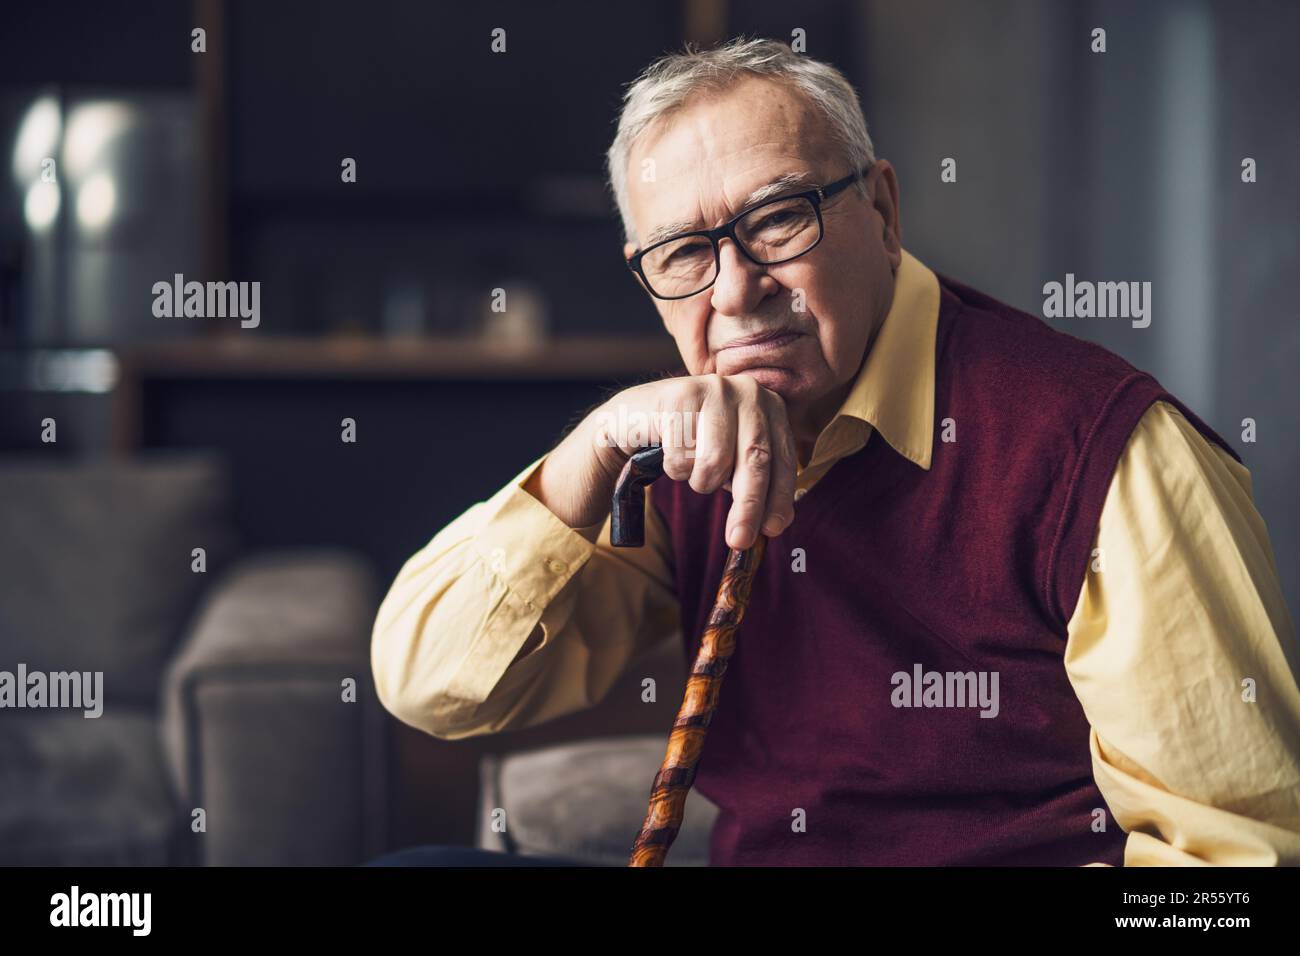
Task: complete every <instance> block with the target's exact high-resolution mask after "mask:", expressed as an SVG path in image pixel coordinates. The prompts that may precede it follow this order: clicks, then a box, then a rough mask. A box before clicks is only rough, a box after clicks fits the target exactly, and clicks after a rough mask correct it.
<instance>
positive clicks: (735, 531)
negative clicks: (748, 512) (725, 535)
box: [730, 524, 750, 551]
mask: <svg viewBox="0 0 1300 956" xmlns="http://www.w3.org/2000/svg"><path fill="white" fill-rule="evenodd" d="M749 534H750V531H749V525H747V524H738V525H736V526H735V527H734V528H732V529H731V536H730V540H731V546H732V547H733V548H735V549H736V550H737V551H739V550H740V549H741V548H743V547H745V545H744V544H742V542H744V541H748V540H749Z"/></svg>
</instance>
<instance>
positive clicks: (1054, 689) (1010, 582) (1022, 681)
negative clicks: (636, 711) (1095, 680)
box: [651, 276, 1237, 866]
mask: <svg viewBox="0 0 1300 956" xmlns="http://www.w3.org/2000/svg"><path fill="white" fill-rule="evenodd" d="M940 290H941V306H940V314H939V324H938V334H937V341H936V376H935V377H936V394H935V422H936V428H935V432H936V434H935V436H934V439H933V457H932V464H931V468H930V470H928V471H926V470H925V469H922V468H920V467H919V466H917V465H916V464H914V463H912V462H911V461H908V460H907V459H906V458H904V457H902V456H901V455H899V454H898V453H897V452H895V451H894V450H893V449H892V448H891V447H890V446H889V444H888V443H887V441H886V440H885V439H884V438H883V436H881V435H880V434H879V433H878V432H875V431H873V432H872V435H871V437H870V439H869V440H868V441H867V444H866V446H865V447H864V448H862V449H861V450H860V451H858V452H857V453H855V454H853V455H850V456H848V457H847V458H844V459H842V460H841V461H839V462H837V463H836V464H835V465H834V466H833V467H832V468H831V470H830V471H829V472H828V473H827V474H826V475H825V476H824V477H823V478H822V480H821V481H820V482H818V484H817V485H816V486H814V487H813V488H812V489H811V490H810V491H809V493H808V494H807V495H805V496H804V497H803V498H802V499H801V500H800V501H799V503H798V504H797V505H796V506H795V520H794V523H793V524H792V525H791V526H790V527H789V528H788V529H787V530H786V531H785V532H784V533H783V534H782V535H781V536H780V537H778V538H775V539H771V540H770V541H769V543H768V548H767V554H766V557H765V558H764V561H763V565H762V566H761V567H760V569H759V572H758V577H757V579H756V581H755V584H754V590H753V597H752V599H751V603H750V606H749V610H748V612H747V614H746V616H745V619H744V623H743V624H742V625H741V628H740V631H739V633H738V635H737V647H736V651H735V654H734V656H733V657H732V659H731V663H730V666H729V668H728V670H727V673H726V677H725V680H724V682H723V686H722V691H721V695H720V699H719V702H718V706H717V710H716V711H715V713H714V716H713V721H712V723H711V725H710V727H709V732H708V737H707V739H706V742H705V747H704V751H703V755H702V757H701V760H700V763H699V766H698V770H697V775H696V779H695V786H696V787H697V788H698V789H699V791H700V792H701V793H702V794H704V795H705V796H706V797H708V798H709V799H710V800H711V801H712V802H713V803H715V804H716V805H717V806H718V807H719V809H720V815H719V817H718V820H717V823H716V825H715V827H714V829H713V834H712V841H711V847H710V863H711V864H712V865H715V866H727V865H819V866H820V865H855V866H856V865H883V866H892V865H1013V864H1020V865H1049V866H1051V865H1056V866H1075V865H1081V864H1085V863H1091V862H1094V861H1100V862H1105V863H1110V864H1113V865H1122V863H1123V853H1124V841H1125V839H1126V835H1125V833H1124V831H1123V830H1122V829H1121V828H1120V827H1119V825H1118V824H1117V823H1116V822H1115V820H1114V818H1113V817H1112V816H1111V814H1110V810H1109V808H1108V807H1107V806H1106V802H1105V800H1104V799H1103V798H1102V795H1101V792H1100V791H1099V790H1098V788H1097V785H1096V783H1095V781H1094V779H1093V775H1092V764H1091V757H1090V754H1089V749H1088V734H1089V725H1088V722H1087V720H1086V719H1085V716H1084V713H1083V708H1082V706H1081V704H1080V702H1079V699H1078V698H1077V697H1076V696H1075V694H1074V692H1073V690H1072V688H1071V685H1070V682H1069V680H1068V678H1067V676H1066V672H1065V667H1064V664H1063V655H1064V650H1065V642H1066V635H1067V624H1068V622H1069V619H1070V617H1071V615H1072V614H1073V612H1074V608H1075V604H1076V602H1077V599H1078V596H1079V593H1080V590H1081V588H1082V585H1083V582H1084V576H1085V573H1086V572H1087V569H1088V566H1089V562H1090V561H1091V560H1092V548H1093V543H1094V539H1095V535H1096V528H1097V522H1098V518H1099V516H1100V514H1101V510H1102V505H1103V503H1104V501H1105V497H1106V492H1107V489H1108V487H1109V484H1110V480H1111V476H1112V473H1113V472H1114V469H1115V466H1116V464H1117V463H1118V461H1119V458H1120V456H1121V454H1122V452H1123V450H1124V446H1125V444H1126V442H1127V440H1128V438H1129V435H1130V434H1131V432H1132V431H1133V429H1134V427H1135V426H1136V425H1137V423H1138V420H1139V419H1140V418H1141V417H1142V415H1143V413H1144V412H1145V411H1146V410H1147V409H1148V408H1149V407H1150V405H1151V404H1152V403H1153V402H1155V401H1156V400H1158V399H1163V400H1165V401H1168V402H1170V403H1171V404H1173V405H1174V406H1175V407H1177V408H1178V409H1179V410H1180V411H1181V412H1182V413H1183V414H1184V415H1186V416H1187V418H1188V420H1189V421H1190V422H1192V423H1193V424H1194V425H1195V426H1196V427H1197V428H1198V429H1199V430H1200V431H1201V433H1202V434H1203V435H1204V436H1205V437H1206V438H1207V439H1208V440H1211V441H1215V442H1218V443H1219V444H1220V445H1222V446H1223V447H1224V448H1225V449H1227V450H1228V451H1229V452H1231V453H1232V454H1233V456H1234V458H1235V457H1237V456H1236V453H1235V452H1233V451H1232V449H1231V448H1229V447H1228V445H1227V443H1226V442H1224V441H1223V439H1221V438H1219V437H1218V436H1217V435H1216V434H1215V433H1214V432H1213V431H1211V429H1210V428H1209V427H1208V426H1206V425H1205V424H1204V423H1203V422H1202V421H1201V420H1200V419H1199V418H1197V417H1196V416H1195V415H1194V414H1193V413H1192V412H1191V411H1190V410H1189V409H1187V408H1186V407H1185V406H1184V405H1182V403H1180V402H1179V401H1178V400H1177V399H1175V398H1173V396H1171V395H1169V394H1168V393H1167V392H1165V391H1164V389H1163V388H1162V387H1161V386H1160V384H1159V383H1158V382H1157V381H1156V380H1155V379H1154V378H1152V377H1151V376H1150V375H1148V374H1146V373H1144V372H1140V371H1138V370H1136V369H1135V368H1133V366H1131V365H1129V364H1128V363H1127V362H1125V361H1124V360H1123V359H1121V358H1119V357H1118V356H1116V355H1113V354H1112V353H1110V352H1108V351H1106V350H1105V349H1102V348H1101V347H1099V346H1096V345H1093V344H1091V343H1088V342H1084V341H1082V340H1080V339H1077V338H1075V337H1073V336H1070V335H1066V334H1064V333H1061V332H1058V331H1056V330H1054V329H1052V328H1051V327H1050V326H1048V325H1047V324H1046V323H1044V322H1043V321H1041V320H1040V319H1038V318H1036V317H1034V316H1031V315H1028V314H1026V313H1023V312H1019V311H1016V310H1014V309H1012V308H1011V307H1009V306H1007V305H1005V304H1003V303H1000V302H997V301H996V300H993V299H990V298H989V297H987V296H985V295H982V294H981V293H978V292H976V291H974V290H972V289H969V288H967V287H965V286H963V285H960V284H958V283H955V282H953V281H951V280H949V279H947V278H944V277H942V276H941V277H940ZM946 418H951V419H953V420H954V423H955V428H956V435H955V437H956V440H955V441H951V442H944V441H940V440H939V438H940V432H941V430H942V429H941V426H940V424H939V423H941V422H942V421H943V420H944V419H946ZM651 494H652V500H653V502H654V506H655V508H656V510H657V512H658V514H659V515H660V517H661V518H662V519H663V520H664V522H665V524H666V526H667V528H668V529H669V531H670V533H671V536H672V547H673V552H674V557H675V561H676V569H675V574H676V587H677V595H678V598H679V600H680V603H681V612H682V623H683V627H684V629H685V647H684V650H685V655H686V660H687V662H688V666H689V663H690V662H691V661H693V660H694V657H695V653H696V651H697V649H698V646H699V638H700V634H701V633H702V632H703V630H704V625H705V619H706V617H707V616H708V613H709V610H710V608H711V606H712V602H713V600H714V597H715V593H716V590H717V586H718V581H719V580H720V578H721V576H722V567H723V562H724V560H725V557H726V547H725V544H724V541H723V529H724V523H725V518H726V514H727V510H728V508H729V507H730V504H731V498H730V496H729V495H728V494H727V493H726V492H724V491H719V492H716V493H714V494H712V495H699V494H696V493H695V492H694V491H692V490H691V489H690V487H689V486H688V485H687V484H686V483H685V482H675V481H668V480H661V481H659V482H656V483H655V484H654V485H653V486H652V490H651ZM796 548H802V549H803V554H804V558H803V560H804V561H805V562H806V570H804V571H796V570H794V568H795V567H796V566H797V562H796V559H795V558H794V557H792V552H793V549H796ZM1103 573H1104V572H1103ZM929 672H938V674H939V675H941V676H940V678H933V677H931V678H926V677H925V676H924V675H926V674H928V673H929ZM980 672H984V674H985V677H986V683H985V685H984V686H985V688H986V690H987V691H988V692H989V693H990V694H991V691H992V687H993V684H992V676H991V675H992V673H993V672H996V673H997V675H998V679H997V681H998V682H997V685H996V686H997V698H998V706H997V710H996V716H988V717H984V716H981V713H992V710H993V708H991V707H982V706H981V705H980V704H979V703H977V702H976V701H975V700H974V699H973V698H974V697H975V696H976V694H974V693H972V694H971V695H970V697H969V698H967V701H966V704H967V706H925V703H926V701H927V700H928V701H930V702H934V701H946V703H949V704H957V705H959V704H960V703H961V697H960V695H958V694H956V693H955V691H956V689H957V683H959V682H958V681H955V680H954V681H953V682H951V686H952V688H953V691H954V692H953V693H952V695H951V697H947V698H945V697H944V696H943V695H942V694H940V693H938V692H935V690H934V681H935V680H936V679H943V680H944V686H945V687H947V686H949V681H948V680H947V678H946V677H945V676H944V675H948V674H972V673H973V674H974V675H975V679H976V680H978V675H979V673H980ZM899 674H906V675H907V676H908V678H909V679H912V678H915V677H917V676H921V680H920V681H915V680H912V681H911V683H912V684H913V685H917V686H912V687H910V688H909V687H908V686H907V684H905V683H904V682H903V681H902V679H901V678H900V677H896V676H895V675H899ZM963 686H964V687H965V688H967V689H972V690H973V689H974V688H973V685H971V684H970V683H966V684H964V685H963ZM927 689H928V691H929V692H930V693H929V696H928V697H927V696H926V695H925V693H923V692H925V691H926V690H927ZM986 699H987V698H986ZM904 702H906V703H908V704H910V705H911V706H901V704H902V703H904ZM918 705H920V706H918ZM1101 821H1104V830H1103V829H1102V828H1101V826H1102V824H1101Z"/></svg>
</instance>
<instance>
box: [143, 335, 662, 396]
mask: <svg viewBox="0 0 1300 956" xmlns="http://www.w3.org/2000/svg"><path fill="white" fill-rule="evenodd" d="M118 358H119V360H120V362H121V371H122V382H123V384H124V385H126V386H127V387H128V388H129V387H132V386H133V385H135V384H136V383H138V382H139V380H140V379H151V378H152V379H157V378H167V379H184V378H204V379H213V378H219V379H240V378H242V379H277V378H282V379H322V378H327V379H357V380H373V379H384V380H388V379H416V380H419V379H439V380H473V379H516V380H530V379H531V380H555V379H578V380H594V381H599V380H607V379H612V378H618V377H622V376H630V375H650V374H655V373H658V372H668V371H675V370H678V369H680V368H681V358H680V356H679V355H678V353H677V348H676V346H675V344H674V343H673V341H672V339H670V338H669V337H668V336H666V335H665V336H662V337H655V338H643V337H628V338H560V339H552V340H550V341H547V342H543V343H540V344H538V345H536V346H525V345H518V346H516V345H511V344H507V343H499V342H491V341H485V340H475V339H405V340H404V339H391V340H390V339H368V338H340V339H328V338H319V339H317V338H272V337H258V338H254V337H252V336H248V337H244V336H238V335H232V336H229V337H224V336H223V337H220V338H211V339H203V340H199V341H192V342H179V343H163V344H157V345H147V346H137V347H134V348H129V349H123V350H121V351H120V352H119V353H118Z"/></svg>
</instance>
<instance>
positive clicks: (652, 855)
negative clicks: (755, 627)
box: [610, 446, 767, 866]
mask: <svg viewBox="0 0 1300 956" xmlns="http://www.w3.org/2000/svg"><path fill="white" fill-rule="evenodd" d="M663 471H664V453H663V448H662V447H659V446H656V447H653V448H647V449H646V450H644V451H640V452H637V453H636V454H635V455H633V456H632V457H631V458H629V459H628V461H627V464H626V465H624V466H623V471H622V473H621V474H620V475H619V477H618V483H617V484H616V485H615V486H614V501H613V506H612V509H611V514H610V541H611V543H612V544H613V545H614V546H615V547H616V548H639V547H641V546H642V545H644V544H645V488H646V486H647V485H649V484H650V483H651V482H652V481H654V480H655V479H656V478H658V477H659V476H660V475H662V474H663ZM766 545H767V538H765V537H764V536H763V534H762V533H761V532H760V533H759V535H758V538H757V539H756V540H755V541H754V544H753V546H752V547H750V548H747V549H746V550H744V551H737V550H735V549H732V551H731V554H730V555H729V556H728V558H727V564H726V567H725V568H723V571H722V583H721V584H719V585H718V596H717V599H716V600H715V601H714V602H713V610H712V611H711V612H710V613H709V618H708V622H707V623H706V624H705V627H704V634H703V636H702V637H701V638H700V649H699V652H698V653H697V654H696V655H695V664H694V666H693V667H692V668H691V673H690V676H689V677H688V678H687V680H686V695H685V697H684V698H683V699H682V706H681V708H680V709H679V710H678V711H677V719H676V720H675V721H674V722H673V729H672V733H671V734H670V735H669V737H668V752H667V753H666V754H665V755H664V761H663V765H662V766H661V767H660V768H659V772H658V773H657V774H656V775H655V779H654V784H653V785H652V786H651V788H650V807H649V809H648V810H646V816H645V823H643V824H642V825H641V832H640V833H638V834H637V837H636V842H635V843H633V844H632V856H631V858H630V859H629V860H628V864H627V865H628V866H663V865H664V858H665V857H666V856H667V855H668V848H669V847H670V846H672V844H673V840H674V839H675V838H676V837H677V831H678V830H679V829H681V825H682V816H683V813H684V810H685V806H686V794H687V793H689V792H690V789H691V784H693V783H694V782H695V767H696V764H698V763H699V760H700V753H701V752H702V751H703V750H704V735H705V734H706V733H707V732H708V729H709V721H710V720H712V719H713V710H714V708H715V707H716V706H717V704H718V691H719V690H721V688H722V677H723V675H724V674H725V673H726V671H727V662H728V661H729V660H731V654H732V652H733V651H734V650H735V648H736V629H737V628H739V627H740V622H741V619H742V618H743V617H744V616H745V606H746V605H747V604H749V592H750V589H751V588H752V587H753V584H754V575H755V574H756V573H757V571H758V564H759V562H760V561H762V560H763V549H764V548H765V547H766Z"/></svg>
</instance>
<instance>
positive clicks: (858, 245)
mask: <svg viewBox="0 0 1300 956" xmlns="http://www.w3.org/2000/svg"><path fill="white" fill-rule="evenodd" d="M825 127H826V123H825V120H824V119H823V118H822V116H821V114H820V113H819V112H818V111H817V109H816V107H814V106H813V105H812V104H811V103H809V102H807V101H806V100H805V99H804V98H803V97H802V95H801V94H799V93H798V92H797V91H794V90H791V89H787V88H786V87H785V86H784V85H782V84H781V83H779V82H774V81H772V80H769V79H767V78H762V77H751V78H747V79H745V80H743V81H741V82H739V83H737V84H736V85H734V86H732V87H731V88H730V89H728V90H726V91H724V92H722V93H711V94H704V95H701V96H698V97H696V98H695V99H693V100H691V101H688V103H687V104H686V105H685V106H684V107H682V108H681V109H680V110H678V111H676V112H674V113H671V114H669V115H668V116H666V117H664V118H663V119H661V120H660V121H659V122H658V123H656V124H655V125H653V126H651V127H650V128H649V129H648V130H647V132H646V133H645V134H644V135H643V136H641V137H640V139H639V140H638V141H637V142H636V144H635V145H634V148H633V149H632V152H631V156H630V162H629V169H628V194H629V195H628V199H629V203H630V209H631V214H632V219H633V224H634V226H635V229H636V235H637V237H645V236H650V235H651V234H652V233H653V232H654V231H655V230H657V229H660V228H661V227H663V226H664V225H666V224H681V225H682V226H683V227H686V228H690V229H706V228H712V227H715V226H718V225H721V224H722V223H724V222H727V221H728V220H730V219H731V218H733V217H734V216H736V215H738V214H740V213H741V212H742V211H744V209H746V208H747V207H748V205H750V203H749V202H747V200H748V197H749V196H750V195H751V193H753V192H754V191H756V190H758V189H760V188H761V187H763V186H766V185H768V184H770V183H772V182H773V181H775V180H778V179H780V178H781V177H783V176H786V175H790V174H799V175H803V176H805V177H806V182H807V184H808V185H807V186H803V187H800V186H791V187H790V188H789V189H788V190H786V192H799V191H801V189H807V188H811V187H812V186H824V185H826V184H828V183H831V182H834V181H835V180H838V179H840V178H842V177H844V176H846V175H848V174H849V173H850V172H852V171H853V170H851V169H849V168H848V164H847V163H846V161H845V160H844V159H843V158H842V154H843V151H842V150H841V149H837V148H836V147H835V146H834V144H833V143H832V141H831V139H830V136H829V134H828V132H827V130H826V128H825ZM647 160H652V161H653V162H652V163H647V162H646V161H647ZM650 169H652V170H653V180H652V181H645V175H646V171H647V170H650ZM867 187H868V191H869V193H870V197H871V199H870V201H868V200H865V199H863V198H862V196H861V195H860V194H859V193H858V192H857V190H855V189H852V188H850V189H846V190H844V191H842V192H840V193H838V194H836V195H835V196H834V197H832V198H830V199H828V200H826V201H825V202H824V203H823V205H822V220H823V223H824V230H823V238H822V241H821V243H820V245H818V246H817V247H816V248H814V249H813V250H812V251H810V252H808V253H807V254H806V255H804V256H802V257H800V258H798V259H794V260H792V261H790V262H786V263H781V264H778V265H773V266H759V265H756V264H754V263H752V262H750V261H749V260H748V259H746V258H745V257H744V256H743V255H742V254H741V253H740V252H739V251H738V250H737V249H736V247H735V244H734V243H733V242H732V241H731V240H729V239H723V240H722V242H721V246H720V253H721V265H720V271H719V274H718V279H717V281H716V282H715V283H714V285H713V286H712V287H711V288H709V289H706V290H705V291H703V292H700V293H698V294H696V295H693V296H691V297H689V298H686V299H679V300H675V301H665V300H661V299H653V300H652V301H653V302H654V303H655V307H656V308H657V309H658V310H659V314H660V316H661V318H662V319H663V322H664V325H665V327H666V328H667V329H668V332H669V333H670V334H671V335H672V336H673V338H674V339H675V340H676V342H677V347H678V349H679V351H680V352H681V355H682V359H683V361H684V363H685V365H686V368H687V370H688V371H689V372H690V373H691V374H692V375H705V374H711V373H714V372H717V373H720V374H723V375H736V374H744V375H750V376H752V377H753V378H755V379H756V380H757V381H758V382H759V383H760V384H762V385H764V386H766V387H767V388H770V389H772V390H773V391H775V392H777V393H778V394H780V395H781V396H782V397H783V398H784V399H785V400H786V404H787V406H788V407H789V408H790V410H791V412H792V413H798V412H799V411H800V410H805V411H806V410H808V409H811V408H815V407H817V406H818V404H819V403H822V404H824V403H825V402H826V401H827V400H831V401H833V402H834V404H835V405H836V406H837V405H838V397H837V396H842V395H843V394H844V393H845V392H847V389H848V386H849V385H850V384H851V382H852V380H853V377H854V376H855V375H856V374H857V371H858V369H859V367H860V366H861V363H862V359H863V356H864V354H865V350H866V345H867V343H868V341H869V339H870V338H871V337H872V336H873V335H874V332H875V329H876V328H877V327H878V326H879V323H880V322H881V321H882V320H883V318H884V316H885V313H886V312H887V311H888V309H889V305H890V303H891V301H892V299H893V272H894V270H895V269H896V268H897V266H898V260H899V249H900V246H899V242H898V217H897V209H898V203H897V196H898V187H897V181H896V179H895V177H894V173H893V170H892V169H891V168H890V167H889V164H888V163H887V162H886V161H884V160H878V161H877V162H876V164H875V165H874V166H873V167H872V170H871V172H870V173H869V174H868V176H867ZM782 194H783V193H782ZM636 248H637V246H635V245H632V244H628V245H627V246H626V247H625V249H624V252H625V254H626V255H631V254H632V253H633V252H635V251H636ZM830 411H831V412H833V411H834V408H831V409H830Z"/></svg>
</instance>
